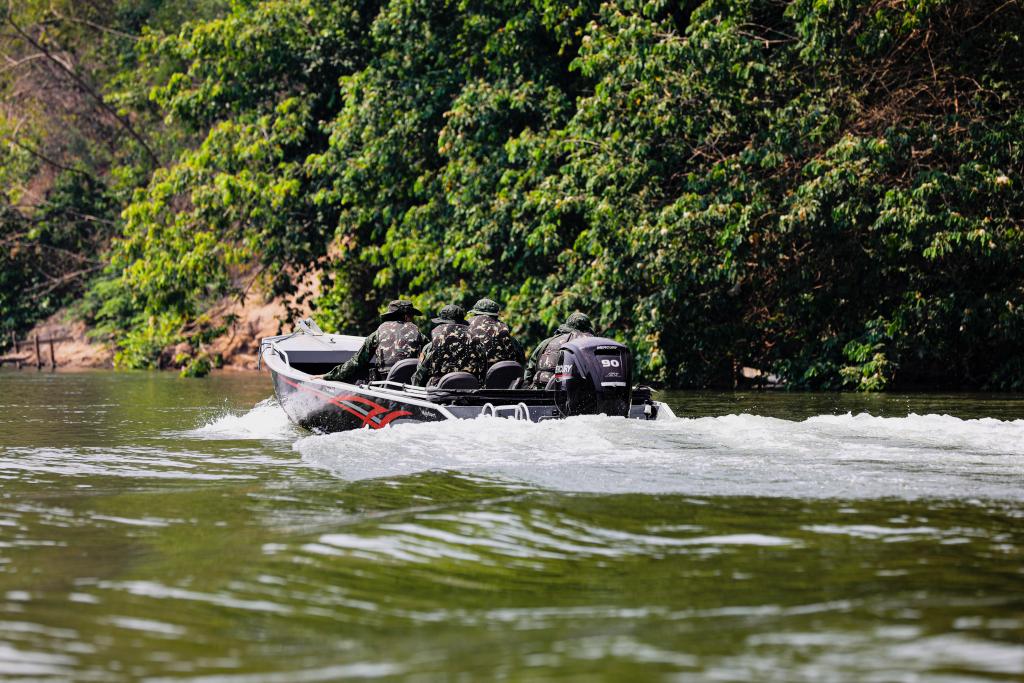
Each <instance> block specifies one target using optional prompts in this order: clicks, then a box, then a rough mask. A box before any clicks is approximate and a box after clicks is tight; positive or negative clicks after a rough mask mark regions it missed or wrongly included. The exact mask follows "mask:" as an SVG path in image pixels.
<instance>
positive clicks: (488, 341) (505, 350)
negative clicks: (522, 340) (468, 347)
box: [469, 315, 523, 367]
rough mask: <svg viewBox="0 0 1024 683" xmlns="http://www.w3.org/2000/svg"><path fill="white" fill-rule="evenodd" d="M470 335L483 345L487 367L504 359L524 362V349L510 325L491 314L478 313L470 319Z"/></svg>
mask: <svg viewBox="0 0 1024 683" xmlns="http://www.w3.org/2000/svg"><path fill="white" fill-rule="evenodd" d="M469 336H471V337H472V338H473V339H474V340H476V341H477V342H478V343H479V344H480V346H481V347H483V350H484V354H485V356H486V358H487V363H486V365H487V367H491V366H492V365H494V364H495V363H498V362H500V361H503V360H513V361H516V362H517V363H522V362H523V358H522V353H523V352H522V350H521V348H520V346H519V344H518V343H517V342H516V340H515V339H514V338H513V337H512V334H511V333H510V332H509V330H508V325H506V324H505V323H503V322H501V321H500V320H497V319H496V318H492V317H491V316H489V315H478V316H476V317H475V318H473V319H472V320H470V321H469Z"/></svg>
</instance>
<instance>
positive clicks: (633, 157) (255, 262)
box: [0, 0, 1024, 390]
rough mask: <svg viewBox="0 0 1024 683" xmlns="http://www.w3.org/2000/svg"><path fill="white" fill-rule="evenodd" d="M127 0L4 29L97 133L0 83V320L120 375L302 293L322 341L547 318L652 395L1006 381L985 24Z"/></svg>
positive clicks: (936, 16)
mask: <svg viewBox="0 0 1024 683" xmlns="http://www.w3.org/2000/svg"><path fill="white" fill-rule="evenodd" d="M143 4H144V5H145V3H143ZM149 5H151V6H149ZM149 5H147V6H146V7H145V9H139V7H140V5H139V3H129V2H127V1H123V2H120V1H114V0H108V2H107V4H104V3H102V2H99V1H97V2H96V3H91V6H94V9H93V10H91V11H94V12H99V13H100V14H101V16H96V17H92V18H89V17H85V18H84V19H83V17H78V19H77V20H75V21H72V20H71V19H69V18H68V17H70V16H71V11H70V10H69V9H68V10H65V11H63V12H61V11H57V10H54V9H53V7H54V5H53V4H52V3H50V4H46V5H40V6H39V7H29V8H28V9H26V10H24V11H22V12H21V14H20V15H19V16H16V17H13V18H12V17H11V16H9V15H8V16H7V17H6V19H7V24H6V25H7V29H8V30H7V32H6V34H5V35H4V37H3V40H5V41H7V42H6V45H7V50H8V52H9V53H11V55H13V56H14V57H15V58H19V59H23V58H25V57H26V56H30V55H32V54H38V52H39V47H40V46H42V48H44V49H45V48H46V47H47V45H56V44H58V43H59V44H60V45H61V47H60V50H61V54H62V55H71V57H70V58H68V59H67V60H66V61H68V63H69V64H72V67H71V71H73V72H75V73H78V74H79V79H80V80H81V81H82V83H85V87H82V86H81V85H80V84H79V83H78V82H75V81H74V80H73V79H69V77H68V76H67V74H66V73H55V74H53V75H52V79H53V80H54V82H57V83H59V84H62V85H61V87H60V88H57V89H56V91H50V92H46V93H41V94H38V96H37V97H36V100H37V101H38V102H43V103H44V104H45V102H46V98H57V99H59V98H61V97H65V96H66V97H67V99H69V101H70V100H76V101H77V104H76V102H70V104H69V109H68V111H73V110H74V107H78V108H79V111H80V110H82V109H84V108H91V109H92V110H93V111H95V112H98V114H102V116H100V115H96V116H93V117H92V120H91V121H90V126H91V127H88V128H87V127H83V126H79V127H78V128H74V127H70V129H69V127H63V126H58V125H54V122H53V119H54V118H55V117H57V116H58V115H57V114H55V113H54V111H55V110H56V109H57V108H56V107H47V106H36V107H35V108H33V106H29V105H27V104H25V103H23V102H19V101H18V100H17V98H18V97H19V95H18V94H17V87H16V85H17V80H18V78H24V71H25V69H26V68H37V67H38V66H39V64H42V65H43V66H44V67H46V68H49V69H50V70H51V71H56V72H60V68H59V66H53V65H52V64H49V63H48V60H47V59H45V58H41V59H38V60H34V61H33V62H32V63H29V64H27V65H22V66H19V67H17V68H15V67H11V68H9V69H8V70H7V71H6V72H5V73H4V75H3V76H0V78H3V79H5V83H4V84H3V85H4V88H5V101H6V102H7V107H6V109H5V114H4V116H6V120H5V121H4V122H3V126H4V132H5V136H6V139H7V140H8V142H9V144H8V145H7V146H5V149H4V151H3V153H4V154H5V155H6V156H5V157H4V159H3V168H2V169H0V173H2V174H3V177H4V178H5V179H6V180H7V184H6V188H7V190H8V191H7V197H6V205H5V206H4V207H3V214H2V216H0V220H2V221H3V222H2V224H0V239H3V240H4V244H5V246H6V247H8V249H7V251H6V253H5V254H4V255H3V256H2V258H3V266H2V270H0V285H2V286H3V291H2V292H0V318H2V320H3V323H2V324H4V325H7V326H9V327H10V326H14V325H20V324H23V323H24V321H25V320H26V319H27V318H28V317H31V316H32V315H39V314H41V313H43V312H45V311H48V310H50V309H52V308H53V307H54V306H57V305H60V304H62V303H66V302H67V300H68V298H70V297H74V298H77V299H80V302H79V303H78V306H79V308H80V310H81V312H82V314H83V315H86V316H88V317H89V318H90V320H92V321H93V322H94V323H95V324H96V325H97V326H98V329H100V330H107V331H115V330H117V331H120V332H119V333H118V334H117V336H116V338H115V341H116V343H117V345H118V347H119V349H120V353H119V356H118V357H119V361H120V362H121V363H122V364H124V365H130V366H147V365H152V364H154V363H156V362H157V359H158V358H160V356H161V352H162V351H163V350H164V349H167V348H169V347H171V346H173V345H175V344H178V343H180V342H181V341H183V340H184V341H188V342H190V343H191V344H192V347H193V349H195V352H194V354H193V356H194V357H195V358H200V357H201V351H200V349H201V347H202V342H203V341H205V340H208V339H209V338H210V337H211V336H213V335H216V334H218V333H219V331H220V330H222V329H223V326H224V324H225V320H224V319H223V316H219V315H218V313H217V311H218V310H221V309H222V307H221V306H220V302H222V301H224V300H225V298H226V297H237V296H243V295H244V294H245V292H247V291H249V290H250V287H251V286H253V283H256V284H257V285H258V286H260V287H261V288H263V289H264V290H265V291H267V292H270V293H272V294H274V295H278V296H288V295H294V294H295V285H296V283H297V282H298V281H299V280H300V279H301V278H302V277H303V276H304V275H305V274H307V273H311V272H312V273H316V274H318V276H319V277H321V279H322V287H321V291H320V295H319V297H318V298H317V301H316V302H315V303H316V305H317V307H318V318H319V319H320V321H321V324H322V326H324V327H325V328H329V327H332V328H338V329H344V330H348V331H353V332H355V331H359V330H364V329H366V327H367V326H368V325H369V324H370V321H372V320H373V318H374V316H375V314H376V312H377V310H378V307H379V306H380V305H381V304H382V303H383V302H385V301H386V300H387V299H389V298H393V297H395V296H398V295H403V296H408V297H411V298H413V299H414V300H416V301H417V302H418V303H419V304H421V305H423V306H427V307H428V308H431V309H434V308H436V307H438V306H439V305H441V304H442V303H445V302H449V301H452V300H455V301H458V302H461V303H464V304H467V303H472V302H473V301H474V300H476V298H478V297H480V296H490V297H491V298H494V299H497V300H499V301H501V302H503V303H504V304H505V306H506V308H507V318H508V319H509V321H510V323H511V324H512V325H513V326H514V327H515V328H516V330H517V332H518V333H520V334H522V335H524V336H525V338H526V339H527V340H528V341H529V342H534V341H536V340H537V339H539V338H540V337H541V336H543V335H544V334H546V332H547V331H548V330H549V329H551V328H552V327H553V326H554V325H555V324H556V322H557V321H558V320H559V319H560V318H562V317H564V316H565V315H566V314H567V313H568V312H570V311H572V310H574V309H580V310H584V311H588V312H590V313H591V314H592V315H593V316H594V317H595V318H596V321H597V324H598V327H599V328H601V329H602V330H605V331H606V332H607V334H609V335H610V336H616V337H619V338H621V339H624V340H627V341H628V342H629V343H630V344H631V345H632V347H633V348H634V350H635V352H636V355H637V358H638V359H639V361H640V365H641V370H642V374H643V375H644V376H645V378H647V379H649V380H653V381H661V382H665V383H668V384H671V385H676V386H694V385H697V386H700V385H709V384H727V383H730V382H731V380H732V377H733V373H734V372H735V368H736V367H737V366H739V365H752V366H755V367H761V368H764V369H766V370H771V371H774V372H776V373H778V374H780V375H781V376H782V377H783V378H785V379H786V380H787V381H788V382H789V384H790V385H791V386H796V387H824V388H837V387H854V388H861V389H881V388H886V387H910V386H926V387H939V386H951V387H971V388H987V389H1016V390H1020V389H1024V233H1022V230H1024V106H1022V105H1024V42H1022V41H1024V8H1022V6H1021V3H1020V2H1019V1H1018V0H1010V1H1009V2H1006V1H1005V0H980V1H977V2H943V1H940V0H876V1H874V2H857V1H854V0H792V1H789V2H782V1H777V0H706V1H705V2H679V3H672V2H663V1H651V2H640V1H636V2H634V1H629V0H620V1H611V0H610V1H608V2H588V1H584V0H579V1H576V2H553V1H551V0H532V1H528V0H504V1H503V0H489V1H486V2H484V1H473V0H460V1H458V2H455V1H443V0H383V1H380V2H370V1H367V2H360V1H358V0H342V1H337V0H264V1H262V2H257V1H255V0H250V1H244V0H236V1H235V2H232V3H231V4H230V7H227V8H223V7H221V6H220V5H219V4H218V3H215V2H207V3H203V4H201V5H200V4H198V3H195V2H184V0H177V2H174V1H173V0H167V2H163V3H161V2H158V1H157V0H151V1H150V3H149ZM128 8H132V9H131V11H129V9H128ZM183 8H184V9H185V10H191V12H192V14H193V15H194V16H195V17H197V18H194V19H193V20H192V21H189V22H187V23H185V24H184V25H183V26H180V27H179V26H178V25H177V24H176V23H175V21H174V17H178V16H181V15H182V13H183ZM185 13H186V14H187V13H188V12H185ZM83 22H86V23H83ZM101 25H103V26H104V27H105V28H104V29H103V30H100V29H99V28H94V27H99V26H101ZM14 29H17V30H16V31H15V30H14ZM86 29H91V30H86ZM25 36H28V37H29V38H31V39H32V40H29V39H28V38H26V37H25ZM47 41H49V42H47ZM61 41H63V42H61ZM32 43H35V46H33V44H32ZM8 62H9V63H10V59H8ZM61 79H63V80H61ZM88 89H92V90H93V91H94V92H96V93H99V94H100V97H99V98H96V97H90V96H89V94H88ZM65 93H68V94H67V95H65ZM72 95H73V97H72ZM20 97H23V98H24V95H20ZM18 115H20V116H22V117H23V118H24V120H25V121H26V122H28V123H27V124H26V125H24V126H22V127H21V128H18V126H16V125H15V123H16V122H15V121H14V117H15V116H18ZM69 116H70V115H69ZM80 116H81V115H80V114H79V117H80ZM71 118H75V117H71ZM75 120H80V119H79V118H75ZM93 128H95V130H93ZM40 177H45V178H48V180H47V181H46V182H45V183H44V182H43V181H40V180H39V178H40ZM33 183H34V184H35V185H34V186H35V187H40V186H45V188H46V189H45V193H44V196H36V197H35V198H34V199H33V200H32V201H31V202H29V203H28V205H27V206H21V205H19V202H22V200H23V198H24V197H25V196H26V194H30V192H29V189H31V188H32V187H33ZM27 188H28V189H27ZM36 194H37V195H38V194H40V193H39V191H38V190H37V191H36ZM81 216H89V217H91V219H89V220H86V219H83V218H81ZM58 253H59V254H62V255H63V256H60V257H57V256H56V255H55V254H58ZM101 254H102V255H103V256H99V255H101ZM61 259H63V260H61ZM99 262H105V263H109V264H110V265H109V266H108V267H107V268H106V269H105V270H99V268H98V263H99ZM68 275H70V276H71V277H70V278H69V279H68V280H66V281H61V282H60V283H58V282H57V280H59V278H61V277H65V276H68ZM55 278H56V279H55ZM86 290H87V292H86ZM26 292H28V293H29V294H31V295H32V304H31V306H27V303H28V299H26ZM82 292H86V295H85V296H84V297H79V296H78V295H79V294H81V293H82ZM47 297H48V298H47Z"/></svg>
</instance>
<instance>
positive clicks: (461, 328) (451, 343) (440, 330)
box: [412, 323, 487, 387]
mask: <svg viewBox="0 0 1024 683" xmlns="http://www.w3.org/2000/svg"><path fill="white" fill-rule="evenodd" d="M431 336H432V337H433V339H432V340H431V341H430V343H429V344H427V345H426V346H425V347H423V351H422V352H421V353H420V366H419V367H418V368H416V374H415V375H413V376H412V383H413V384H415V385H416V386H420V387H422V386H428V387H432V386H434V385H435V384H437V382H438V380H440V379H441V377H443V376H444V375H446V374H448V373H449V372H469V373H472V374H473V375H475V376H476V378H477V379H478V380H480V382H481V383H482V382H483V379H484V371H485V370H486V369H487V368H486V360H487V359H486V355H485V353H484V349H483V347H482V346H481V345H480V344H479V342H477V341H476V340H474V339H473V338H472V337H471V336H470V335H469V327H468V326H467V325H465V324H461V325H460V324H457V323H445V324H442V325H438V326H437V327H435V328H434V331H433V332H431Z"/></svg>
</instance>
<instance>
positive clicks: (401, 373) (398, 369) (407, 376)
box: [386, 358, 420, 384]
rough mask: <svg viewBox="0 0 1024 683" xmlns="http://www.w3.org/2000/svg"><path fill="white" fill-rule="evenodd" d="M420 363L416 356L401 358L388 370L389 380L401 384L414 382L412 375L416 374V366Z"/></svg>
mask: <svg viewBox="0 0 1024 683" xmlns="http://www.w3.org/2000/svg"><path fill="white" fill-rule="evenodd" d="M419 364H420V362H419V360H417V359H416V358H406V359H405V360H400V361H398V362H397V363H395V364H394V365H392V366H391V369H390V370H388V376H387V378H386V379H387V381H389V382H398V383H399V384H409V383H410V382H412V376H413V375H414V374H416V367H417V366H418V365H419Z"/></svg>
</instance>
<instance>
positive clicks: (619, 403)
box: [259, 318, 673, 433]
mask: <svg viewBox="0 0 1024 683" xmlns="http://www.w3.org/2000/svg"><path fill="white" fill-rule="evenodd" d="M362 343H363V337H358V336H352V335H344V334H328V333H325V332H323V331H322V330H321V329H320V328H319V327H318V326H317V325H316V323H315V322H314V321H313V320H312V319H308V318H307V319H306V320H303V321H300V322H299V323H298V324H297V325H296V327H295V331H293V332H292V333H291V334H284V335H277V336H273V337H264V338H263V339H262V340H261V341H260V351H259V364H260V366H261V368H262V366H266V368H267V369H268V370H269V371H270V374H271V377H272V379H273V383H274V393H275V394H276V395H277V400H278V402H279V403H280V405H281V407H282V408H283V409H284V411H285V413H286V414H287V415H288V418H289V419H290V420H291V421H292V422H294V423H295V424H297V425H299V426H301V427H304V428H306V429H309V430H312V431H315V432H320V433H327V432H338V431H345V430H350V429H383V428H385V427H389V426H391V425H397V424H402V423H411V422H441V421H444V420H458V419H473V418H478V417H487V416H493V417H496V418H505V419H512V420H524V421H530V422H542V421H545V420H554V419H562V418H566V417H572V416H576V415H598V414H606V415H611V416H619V417H624V418H631V419H637V420H657V419H665V418H666V417H672V416H673V415H672V411H671V409H670V408H669V407H668V406H666V405H665V404H664V403H661V402H659V401H655V400H654V399H653V398H652V396H651V389H650V388H649V387H645V386H633V384H632V363H631V355H630V353H629V349H628V348H627V347H626V346H624V345H623V344H620V343H618V342H616V341H614V340H612V339H605V338H602V337H587V338H584V339H578V340H576V341H573V342H569V343H567V344H564V345H563V346H562V349H561V351H560V352H559V363H558V365H557V366H556V368H555V374H554V375H553V376H552V379H551V381H549V382H548V384H547V386H546V387H545V388H543V389H527V388H522V387H520V386H518V385H519V383H520V382H521V379H519V377H520V376H521V372H522V368H521V366H519V364H518V363H509V362H505V363H500V364H496V365H495V366H493V367H492V368H491V370H490V371H489V372H488V376H487V379H486V381H485V384H484V386H483V387H481V386H479V383H478V381H477V379H476V378H474V377H473V376H472V375H469V374H468V373H450V374H449V375H446V376H445V377H443V378H441V381H440V382H439V383H438V386H436V387H419V386H413V385H412V384H410V383H409V382H410V380H411V377H412V374H413V371H414V370H415V365H416V360H415V359H409V360H406V361H401V362H400V363H396V364H395V366H393V368H392V369H391V371H390V372H389V373H388V375H387V377H386V378H385V379H381V380H372V381H371V380H364V381H356V382H351V383H350V382H335V381H327V380H324V379H321V378H320V377H318V376H317V375H320V374H323V373H325V372H328V371H329V370H331V369H332V368H333V367H335V366H336V365H338V364H339V363H344V362H345V361H347V360H348V359H349V358H351V357H352V356H353V355H355V353H356V352H357V351H358V350H359V347H360V346H361V345H362ZM499 365H500V366H503V367H501V368H499V367H498V366H499ZM400 366H401V367H400ZM511 366H515V368H513V367H511ZM516 368H518V371H516ZM496 370H500V371H502V372H498V373H497V374H498V375H503V377H504V379H502V378H501V377H498V380H497V381H498V382H499V385H498V386H495V385H494V382H492V377H494V376H495V371H496ZM509 370H512V371H513V372H514V375H515V376H513V375H510V374H509V372H508V371H509ZM453 375H456V376H455V377H453Z"/></svg>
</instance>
